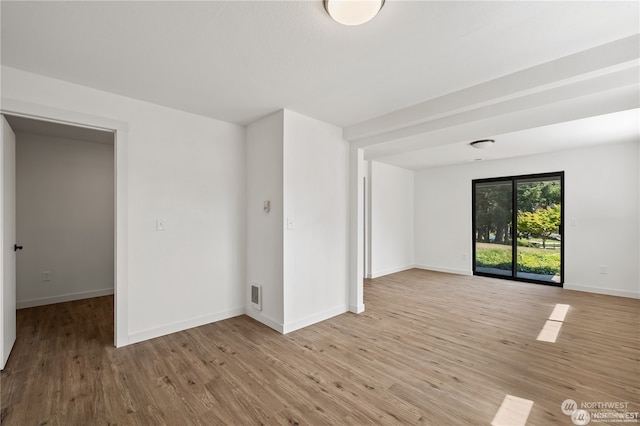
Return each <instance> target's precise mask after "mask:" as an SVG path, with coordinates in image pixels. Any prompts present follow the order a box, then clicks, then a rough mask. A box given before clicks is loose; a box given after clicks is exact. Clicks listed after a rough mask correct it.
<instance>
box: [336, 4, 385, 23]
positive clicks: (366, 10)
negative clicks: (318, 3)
mask: <svg viewBox="0 0 640 426" xmlns="http://www.w3.org/2000/svg"><path fill="white" fill-rule="evenodd" d="M382 6H384V0H324V8H325V10H326V11H327V13H328V14H329V16H331V17H332V18H333V20H334V21H336V22H339V23H341V24H342V25H361V24H364V23H365V22H369V21H370V20H372V19H373V18H374V17H375V16H376V15H377V14H378V12H380V9H382Z"/></svg>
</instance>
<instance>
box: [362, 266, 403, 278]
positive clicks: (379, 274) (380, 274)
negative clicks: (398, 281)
mask: <svg viewBox="0 0 640 426" xmlns="http://www.w3.org/2000/svg"><path fill="white" fill-rule="evenodd" d="M413 268H414V265H407V266H401V267H399V268H391V269H384V270H382V271H371V274H368V276H367V278H370V279H372V278H379V277H383V276H385V275H390V274H395V273H396V272H402V271H408V270H409V269H413Z"/></svg>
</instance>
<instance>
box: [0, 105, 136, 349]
mask: <svg viewBox="0 0 640 426" xmlns="http://www.w3.org/2000/svg"><path fill="white" fill-rule="evenodd" d="M0 113H3V114H5V113H6V114H9V115H18V116H21V117H28V118H34V119H38V120H44V121H49V122H57V123H64V124H70V125H73V126H80V127H87V128H94V129H100V130H109V131H113V132H115V136H114V146H115V153H114V159H115V161H114V163H115V164H114V167H115V173H114V175H115V206H114V209H115V235H114V239H115V244H114V249H115V256H114V269H115V270H114V289H115V291H114V294H115V300H114V312H113V315H114V321H113V322H114V327H113V333H114V336H113V341H114V345H115V346H116V347H122V346H126V345H128V344H129V299H128V297H129V281H128V276H129V273H128V262H127V260H128V250H127V248H128V222H127V216H128V193H127V188H128V183H127V179H128V178H127V146H128V137H129V134H128V131H129V123H127V122H124V121H119V120H113V119H110V118H106V117H98V116H94V115H89V114H84V113H81V112H78V111H70V110H64V109H59V108H55V107H50V106H46V105H40V104H33V103H30V102H23V101H19V100H15V99H10V98H0Z"/></svg>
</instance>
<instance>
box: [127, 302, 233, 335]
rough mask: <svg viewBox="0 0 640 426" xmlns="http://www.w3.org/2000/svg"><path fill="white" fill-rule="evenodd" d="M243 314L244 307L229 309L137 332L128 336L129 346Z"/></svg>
mask: <svg viewBox="0 0 640 426" xmlns="http://www.w3.org/2000/svg"><path fill="white" fill-rule="evenodd" d="M242 314H244V307H241V308H235V309H230V310H228V311H223V312H218V313H215V314H210V315H204V316H201V317H197V318H192V319H189V320H186V321H180V322H177V323H174V324H168V325H164V326H162V327H156V328H152V329H149V330H144V331H138V332H136V333H133V334H130V335H129V344H133V343H138V342H142V341H144V340H149V339H155V338H156V337H160V336H166V335H167V334H171V333H176V332H178V331H183V330H187V329H189V328H194V327H200V326H201V325H206V324H211V323H212V322H216V321H222V320H225V319H229V318H233V317H237V316H238V315H242Z"/></svg>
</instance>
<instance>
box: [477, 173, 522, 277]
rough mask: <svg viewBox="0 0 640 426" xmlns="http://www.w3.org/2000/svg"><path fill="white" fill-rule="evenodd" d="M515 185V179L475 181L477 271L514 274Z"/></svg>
mask: <svg viewBox="0 0 640 426" xmlns="http://www.w3.org/2000/svg"><path fill="white" fill-rule="evenodd" d="M512 188H513V186H512V182H511V180H507V181H495V182H485V183H478V184H476V185H475V191H474V195H475V197H474V198H475V220H474V244H475V250H474V251H475V265H474V266H475V268H474V270H475V271H476V272H481V273H485V274H493V275H506V276H512V271H513V248H512V229H511V227H512V217H513V209H512V199H513V192H512Z"/></svg>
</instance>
